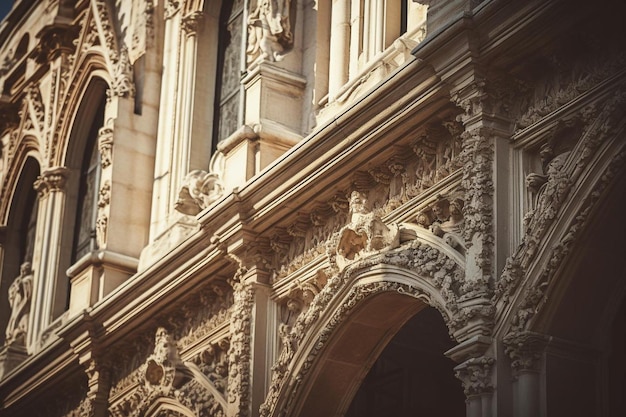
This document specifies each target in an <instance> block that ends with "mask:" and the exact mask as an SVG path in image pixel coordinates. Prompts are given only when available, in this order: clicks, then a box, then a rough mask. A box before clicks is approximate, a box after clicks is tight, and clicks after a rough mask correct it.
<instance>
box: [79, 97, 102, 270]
mask: <svg viewBox="0 0 626 417" xmlns="http://www.w3.org/2000/svg"><path fill="white" fill-rule="evenodd" d="M104 104H105V102H104V101H103V102H102V103H101V104H100V107H99V109H98V111H97V113H96V116H95V117H94V119H93V121H92V124H91V128H90V129H89V134H88V137H87V144H86V147H85V154H84V158H83V163H82V167H81V173H80V185H79V192H78V206H77V211H76V222H75V225H76V226H75V231H74V234H75V235H74V245H73V250H72V262H76V261H78V260H79V259H80V258H82V257H83V256H85V255H86V254H88V253H89V252H92V251H94V250H96V249H98V244H97V241H96V220H97V216H98V190H99V185H100V176H101V170H102V168H101V164H100V152H99V151H98V146H97V142H98V130H99V129H100V128H101V127H102V125H103V121H104Z"/></svg>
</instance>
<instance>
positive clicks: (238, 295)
mask: <svg viewBox="0 0 626 417" xmlns="http://www.w3.org/2000/svg"><path fill="white" fill-rule="evenodd" d="M245 271H246V270H245V268H240V269H239V270H238V272H237V273H236V274H235V277H234V279H233V280H232V281H231V285H232V287H233V290H234V305H233V310H232V311H233V312H232V316H231V324H230V334H231V336H230V349H229V351H228V363H229V364H230V368H229V370H228V403H229V404H231V405H233V406H234V407H233V409H234V410H237V411H236V413H234V414H233V416H236V417H246V416H249V415H250V411H251V410H250V399H251V395H252V385H251V381H250V378H251V359H252V352H251V350H250V349H251V346H252V337H251V331H252V328H251V321H250V317H251V316H252V307H253V303H254V289H253V288H252V285H250V284H245V283H243V282H242V277H243V274H245Z"/></svg>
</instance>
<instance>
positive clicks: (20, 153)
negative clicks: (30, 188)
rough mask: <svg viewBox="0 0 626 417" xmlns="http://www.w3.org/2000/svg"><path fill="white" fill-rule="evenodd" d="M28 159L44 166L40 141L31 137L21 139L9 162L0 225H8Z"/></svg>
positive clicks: (1, 197) (3, 191) (0, 201)
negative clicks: (16, 192) (12, 203)
mask: <svg viewBox="0 0 626 417" xmlns="http://www.w3.org/2000/svg"><path fill="white" fill-rule="evenodd" d="M28 158H32V159H34V160H35V161H37V164H38V165H39V166H41V165H42V160H41V159H42V158H41V153H40V151H39V141H38V140H37V138H35V137H33V136H30V135H29V136H24V137H23V138H21V140H20V141H19V143H18V144H17V145H16V149H15V153H14V156H13V158H11V159H10V161H9V164H10V167H9V169H8V170H7V171H6V172H7V174H8V175H7V178H6V179H5V180H4V184H3V187H2V194H1V195H0V221H1V223H0V224H3V225H6V224H7V223H8V217H9V212H10V207H11V201H13V197H14V196H15V191H16V190H17V189H18V188H17V184H18V181H19V178H20V176H21V175H22V171H23V169H24V165H25V164H26V161H27V159H28Z"/></svg>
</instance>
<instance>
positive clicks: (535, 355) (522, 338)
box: [503, 332, 547, 375]
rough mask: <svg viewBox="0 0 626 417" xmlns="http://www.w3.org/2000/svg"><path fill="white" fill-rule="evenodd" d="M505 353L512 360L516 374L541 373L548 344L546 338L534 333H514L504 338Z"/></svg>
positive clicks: (512, 366)
mask: <svg viewBox="0 0 626 417" xmlns="http://www.w3.org/2000/svg"><path fill="white" fill-rule="evenodd" d="M503 342H504V346H505V348H504V351H505V353H506V354H507V355H508V357H509V358H510V359H511V368H512V369H513V372H514V374H516V375H518V374H520V373H523V372H539V371H540V370H541V358H542V356H543V351H544V348H545V346H546V343H547V338H546V336H544V335H542V334H538V333H533V332H512V333H509V334H507V335H506V336H505V337H504V340H503Z"/></svg>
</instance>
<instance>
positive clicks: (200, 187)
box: [174, 170, 224, 216]
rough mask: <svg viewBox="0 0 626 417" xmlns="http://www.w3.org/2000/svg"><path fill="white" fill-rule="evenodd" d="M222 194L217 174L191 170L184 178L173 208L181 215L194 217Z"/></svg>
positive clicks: (220, 182)
mask: <svg viewBox="0 0 626 417" xmlns="http://www.w3.org/2000/svg"><path fill="white" fill-rule="evenodd" d="M223 194H224V185H223V183H222V180H221V178H220V177H219V175H218V174H215V173H210V172H206V171H202V170H193V171H191V172H190V173H189V174H187V175H186V176H185V178H184V179H183V184H182V186H181V188H180V191H179V193H178V200H177V201H176V205H175V206H174V208H175V209H176V210H178V211H179V212H181V213H183V214H189V215H192V216H195V215H196V214H198V213H200V212H201V211H202V210H204V209H205V208H207V207H209V206H210V205H211V204H213V203H214V202H215V201H217V200H218V199H219V198H220V197H221V196H222V195H223Z"/></svg>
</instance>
